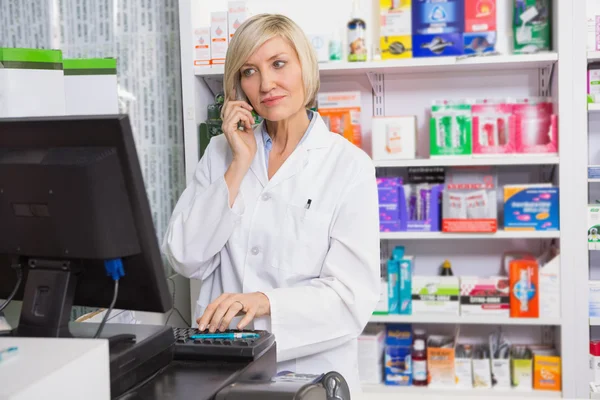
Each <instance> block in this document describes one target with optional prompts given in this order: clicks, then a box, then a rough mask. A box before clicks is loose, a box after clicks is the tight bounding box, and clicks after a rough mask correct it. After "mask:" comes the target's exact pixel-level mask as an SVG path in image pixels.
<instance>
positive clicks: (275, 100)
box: [261, 96, 285, 107]
mask: <svg viewBox="0 0 600 400" xmlns="http://www.w3.org/2000/svg"><path fill="white" fill-rule="evenodd" d="M284 97H285V96H273V97H267V98H266V99H264V100H263V101H262V102H261V103H263V104H264V105H265V106H267V107H272V106H276V105H277V104H279V103H280V102H281V100H283V98H284Z"/></svg>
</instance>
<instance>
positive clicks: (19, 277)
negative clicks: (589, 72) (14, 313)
mask: <svg viewBox="0 0 600 400" xmlns="http://www.w3.org/2000/svg"><path fill="white" fill-rule="evenodd" d="M13 268H14V269H15V271H16V272H17V284H16V285H15V287H14V289H13V291H12V292H11V293H10V295H9V296H8V299H6V301H5V302H4V304H2V305H1V306H0V313H1V312H2V311H4V309H5V308H6V307H8V305H9V304H10V302H11V301H12V299H13V298H14V297H15V296H16V294H17V291H18V290H19V287H20V286H21V281H22V280H23V271H22V270H21V264H15V265H13Z"/></svg>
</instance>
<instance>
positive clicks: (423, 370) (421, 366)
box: [412, 360, 427, 382]
mask: <svg viewBox="0 0 600 400" xmlns="http://www.w3.org/2000/svg"><path fill="white" fill-rule="evenodd" d="M412 367H413V381H419V382H423V381H426V380H427V361H424V360H419V361H417V360H413V362H412Z"/></svg>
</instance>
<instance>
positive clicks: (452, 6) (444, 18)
mask: <svg viewBox="0 0 600 400" xmlns="http://www.w3.org/2000/svg"><path fill="white" fill-rule="evenodd" d="M464 29H465V4H464V0H413V2H412V33H413V35H426V34H439V33H462V32H464Z"/></svg>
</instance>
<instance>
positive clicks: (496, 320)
mask: <svg viewBox="0 0 600 400" xmlns="http://www.w3.org/2000/svg"><path fill="white" fill-rule="evenodd" d="M598 321H599V323H598V324H599V325H600V318H598ZM369 322H371V323H385V324H459V325H530V326H533V325H541V326H558V325H560V324H561V320H560V318H506V317H494V316H482V315H476V316H465V315H463V316H461V315H446V314H421V315H372V316H371V319H369Z"/></svg>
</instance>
